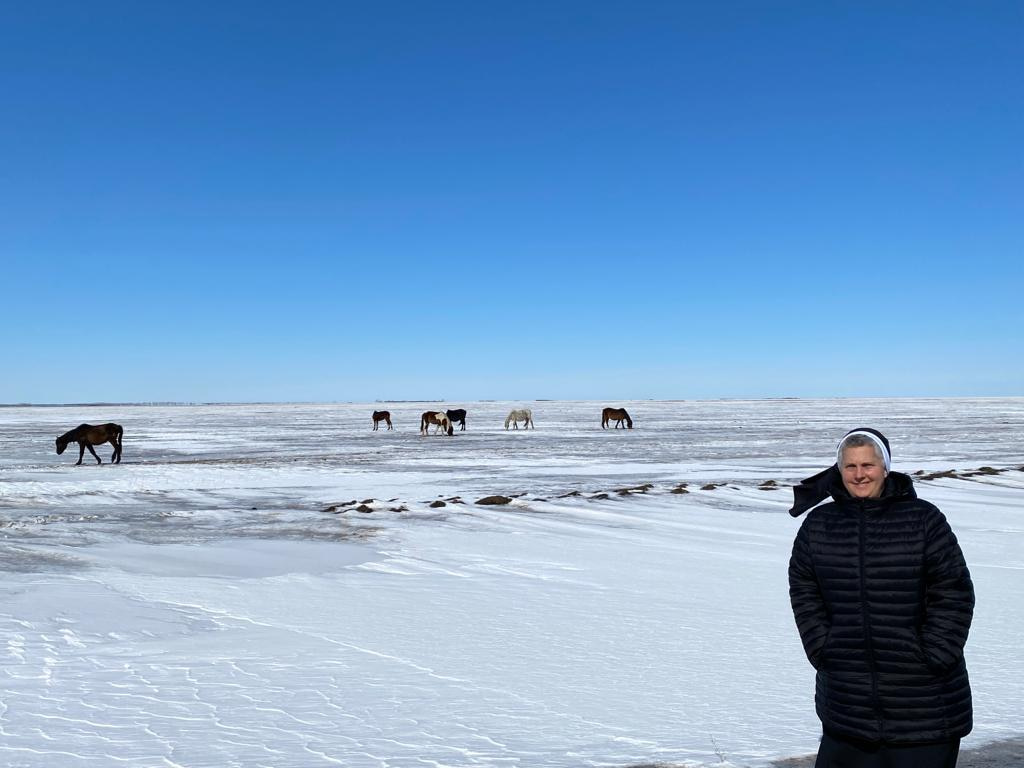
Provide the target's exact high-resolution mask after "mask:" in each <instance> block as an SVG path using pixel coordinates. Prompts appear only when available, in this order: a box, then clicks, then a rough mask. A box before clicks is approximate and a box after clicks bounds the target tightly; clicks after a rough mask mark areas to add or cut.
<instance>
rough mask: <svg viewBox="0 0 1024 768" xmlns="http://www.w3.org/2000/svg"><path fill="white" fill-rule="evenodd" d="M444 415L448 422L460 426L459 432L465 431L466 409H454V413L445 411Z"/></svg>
mask: <svg viewBox="0 0 1024 768" xmlns="http://www.w3.org/2000/svg"><path fill="white" fill-rule="evenodd" d="M444 415H445V416H447V417H448V420H449V421H450V422H451V423H452V424H453V425H454V424H462V426H461V427H459V432H465V431H466V409H465V408H456V409H455V410H454V411H445V412H444Z"/></svg>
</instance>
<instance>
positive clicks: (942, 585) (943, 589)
mask: <svg viewBox="0 0 1024 768" xmlns="http://www.w3.org/2000/svg"><path fill="white" fill-rule="evenodd" d="M973 616H974V584H973V583H972V582H971V574H970V571H968V570H967V563H966V562H965V561H964V555H963V552H961V551H960V544H959V543H958V542H957V540H956V535H955V534H954V533H953V531H952V529H951V528H950V527H949V523H948V522H946V518H945V516H943V514H942V513H941V512H938V510H936V515H935V518H934V521H933V522H932V524H931V526H930V527H929V530H928V532H927V538H926V540H925V619H924V624H923V626H922V627H921V648H922V650H923V651H924V655H925V658H926V659H927V661H928V665H929V666H930V667H932V668H933V669H935V670H936V671H938V672H944V671H946V670H949V669H952V668H953V667H954V666H955V665H956V664H957V663H958V662H959V661H960V659H962V658H963V654H964V643H966V642H967V633H968V632H969V631H970V628H971V619H972V618H973Z"/></svg>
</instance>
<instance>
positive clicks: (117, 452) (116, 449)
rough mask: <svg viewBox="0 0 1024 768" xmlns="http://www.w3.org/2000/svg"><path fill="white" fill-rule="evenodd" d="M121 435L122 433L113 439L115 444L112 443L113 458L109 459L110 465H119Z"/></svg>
mask: <svg viewBox="0 0 1024 768" xmlns="http://www.w3.org/2000/svg"><path fill="white" fill-rule="evenodd" d="M123 435H124V433H123V432H119V433H118V434H117V435H115V437H114V439H115V440H116V441H117V442H115V443H114V456H111V457H110V461H111V463H112V464H120V463H121V437H122V436H123ZM115 456H116V458H115Z"/></svg>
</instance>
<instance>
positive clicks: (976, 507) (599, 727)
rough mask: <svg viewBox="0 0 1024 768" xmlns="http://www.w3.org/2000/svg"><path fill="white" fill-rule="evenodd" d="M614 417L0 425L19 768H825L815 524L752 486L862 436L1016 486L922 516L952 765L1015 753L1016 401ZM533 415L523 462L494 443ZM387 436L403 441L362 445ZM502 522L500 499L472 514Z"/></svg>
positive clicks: (46, 412) (2, 589) (515, 436)
mask: <svg viewBox="0 0 1024 768" xmlns="http://www.w3.org/2000/svg"><path fill="white" fill-rule="evenodd" d="M609 404H610V405H625V406H626V407H627V408H628V409H629V411H630V413H631V414H632V416H633V418H634V421H635V424H636V428H635V429H634V430H632V431H623V430H618V431H614V430H602V429H601V428H600V425H599V421H600V407H601V405H602V404H601V403H583V402H532V403H449V404H447V405H448V406H449V407H458V406H464V407H466V408H467V409H468V410H469V421H468V430H467V431H466V432H464V433H456V436H455V437H453V438H447V437H443V436H437V437H435V436H430V437H421V436H420V435H419V434H418V422H419V414H420V412H421V411H423V410H426V409H427V408H433V407H434V406H435V405H441V404H434V403H416V404H396V405H387V404H376V405H375V404H363V405H270V406H256V405H246V406H152V407H150V406H131V407H123V406H122V407H116V408H115V407H94V408H0V567H2V569H3V571H4V573H3V581H2V584H0V657H2V659H3V665H2V678H0V765H4V766H55V765H60V766H70V767H75V766H93V765H95V766H112V765H122V766H137V767H139V768H142V767H147V768H148V766H188V767H189V768H192V767H193V766H210V767H211V768H212V767H214V766H216V767H217V768H223V767H225V766H245V767H246V768H250V767H254V766H273V767H274V768H281V767H283V766H294V767H296V768H306V767H307V766H319V765H324V766H327V765H344V766H351V767H352V768H362V767H364V766H365V767H367V768H369V767H370V766H374V767H376V766H379V767H381V768H383V767H385V766H386V767H388V768H397V767H399V766H522V767H523V768H534V767H542V766H559V767H562V766H564V767H566V768H569V767H575V766H616V767H619V766H628V765H631V764H640V763H652V762H663V763H699V764H707V765H719V764H721V763H722V761H723V760H725V761H728V762H729V763H731V764H733V765H744V766H746V765H750V766H756V765H763V764H765V763H767V762H768V761H769V760H770V759H772V758H777V757H785V756H790V755H796V754H801V753H806V752H812V751H814V749H815V748H816V744H817V736H818V733H819V727H818V723H817V720H816V718H815V716H814V711H813V702H812V695H813V673H812V670H811V668H810V666H809V665H808V664H807V663H806V661H805V659H804V657H803V653H802V651H801V648H800V644H799V640H798V638H797V634H796V630H795V627H794V625H793V620H792V617H791V614H790V609H789V602H788V595H787V584H786V565H787V562H788V558H789V549H790V545H791V542H792V539H793V535H794V534H795V531H796V528H797V527H798V526H799V524H800V521H799V520H794V519H792V518H791V517H790V516H789V515H788V514H786V510H787V509H788V507H789V505H790V501H791V493H790V492H789V490H788V488H785V487H783V488H782V489H780V490H764V489H762V488H761V486H762V484H763V483H764V481H768V480H774V481H775V482H776V483H777V484H779V485H780V486H785V485H788V484H790V483H792V482H794V481H796V480H798V479H800V478H801V477H804V476H806V475H807V474H810V473H812V472H814V471H817V470H818V469H820V468H823V467H824V466H825V465H826V464H828V463H831V460H832V459H831V454H832V449H833V446H834V443H835V440H836V439H837V438H838V437H839V436H840V435H841V434H842V433H843V432H845V431H846V430H847V429H850V428H852V427H856V426H862V425H868V426H876V427H878V428H879V429H881V430H882V431H883V432H885V433H886V434H887V435H888V437H889V439H890V441H891V443H892V445H893V453H894V464H895V468H896V469H899V470H901V471H905V472H915V471H917V470H927V471H935V470H947V469H958V470H970V469H975V468H978V467H981V466H985V465H987V466H991V467H994V468H996V469H1000V470H1002V469H1006V470H1008V471H1006V472H1002V473H999V474H993V475H975V476H972V477H968V478H939V479H934V480H921V481H919V483H918V487H919V493H920V494H921V495H922V496H923V497H924V498H927V499H929V500H931V501H934V502H935V503H937V504H938V505H939V506H940V508H942V509H943V511H944V512H945V513H946V515H947V517H948V518H949V519H950V522H951V523H952V525H953V528H954V530H955V531H956V532H957V534H958V536H959V537H960V540H961V544H962V546H963V549H964V552H965V554H966V556H967V560H968V563H969V565H970V566H971V570H972V573H973V576H974V579H975V585H976V589H977V593H978V608H977V613H976V618H975V624H974V628H973V630H972V633H971V638H970V641H969V645H968V665H969V669H970V672H971V677H972V682H973V686H974V692H975V717H976V730H975V733H974V734H972V736H971V737H969V739H968V740H967V741H966V742H965V747H969V746H971V745H972V744H980V743H983V742H987V741H991V740H994V739H998V738H1002V737H1004V736H1011V735H1020V734H1021V733H1024V710H1022V708H1021V706H1020V702H1021V701H1024V651H1022V650H1021V644H1020V634H1021V632H1022V630H1024V601H1022V600H1021V598H1020V595H1021V594H1024V507H1022V503H1021V502H1022V501H1024V472H1022V471H1021V470H1020V468H1021V467H1022V466H1024V400H1022V399H978V400H862V401H858V400H817V401H803V400H775V401H749V402H746V401H744V402H738V401H721V402H718V401H716V402H636V403H609ZM521 405H525V406H527V407H531V408H532V409H533V411H534V417H535V420H536V423H537V429H536V430H531V431H528V432H527V431H522V430H520V431H518V432H515V431H508V432H506V431H505V430H504V429H502V423H503V421H504V418H505V415H506V414H507V412H508V410H509V409H510V408H512V407H518V406H521ZM381 407H389V408H390V410H391V411H392V414H393V420H394V422H395V425H396V430H395V431H394V432H384V431H380V432H371V431H370V412H371V411H372V410H374V409H375V408H381ZM110 420H113V421H118V422H119V423H121V424H123V425H124V427H125V443H124V462H123V463H122V464H121V465H120V466H109V465H108V464H106V459H107V457H109V455H110V448H109V446H103V447H101V448H99V449H98V451H99V453H100V455H101V456H102V457H103V459H104V464H103V465H102V466H96V465H95V462H94V461H93V460H92V458H91V457H90V456H89V455H88V453H87V454H86V459H85V464H84V465H83V466H82V467H75V466H72V464H73V462H74V461H75V460H76V459H77V449H76V448H75V447H74V446H72V447H71V448H70V449H69V451H68V452H67V453H65V454H64V455H63V456H60V457H58V456H56V455H55V453H54V449H53V440H54V438H55V437H56V436H57V435H58V434H60V433H62V432H64V431H66V430H67V429H69V428H71V427H73V426H75V425H77V424H79V423H81V422H83V421H89V422H91V423H100V422H103V421H110ZM648 483H649V484H651V487H650V488H646V489H642V490H641V489H637V490H634V491H631V492H623V489H627V488H636V487H637V486H641V485H642V484H648ZM680 483H686V484H687V486H686V490H687V491H689V492H688V493H678V492H675V493H674V492H673V490H674V489H677V488H678V487H679V484H680ZM707 484H715V485H716V487H715V488H714V489H709V490H702V487H703V486H705V485H707ZM573 492H576V495H570V494H573ZM491 494H504V495H508V496H513V495H514V496H515V499H514V501H513V502H512V503H511V504H509V505H507V506H478V505H476V504H474V503H473V502H474V501H475V500H477V499H479V498H480V497H482V496H487V495H491ZM604 494H606V497H602V495H604ZM454 497H461V499H462V500H463V501H464V502H466V503H458V502H457V501H456V502H453V501H448V502H447V503H446V505H445V506H443V507H440V506H438V507H432V506H431V505H430V504H431V502H434V501H436V500H438V499H449V500H450V499H452V498H454ZM363 502H364V503H365V505H366V507H368V508H369V509H370V510H372V511H369V512H365V511H364V512H360V511H357V510H356V509H355V508H356V506H358V505H359V504H360V503H363ZM332 507H333V509H332V510H331V511H325V510H328V509H329V508H332Z"/></svg>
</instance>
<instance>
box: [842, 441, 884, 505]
mask: <svg viewBox="0 0 1024 768" xmlns="http://www.w3.org/2000/svg"><path fill="white" fill-rule="evenodd" d="M839 470H840V471H841V472H842V473H843V485H845V486H846V490H847V491H849V492H850V495H851V496H853V498H855V499H877V498H878V497H879V496H881V495H882V486H883V485H884V483H885V465H884V464H883V463H882V461H881V459H879V458H878V452H877V451H875V449H874V448H873V447H872V446H870V445H858V446H855V447H850V448H846V449H845V450H844V451H843V462H842V465H841V466H840V467H839Z"/></svg>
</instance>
